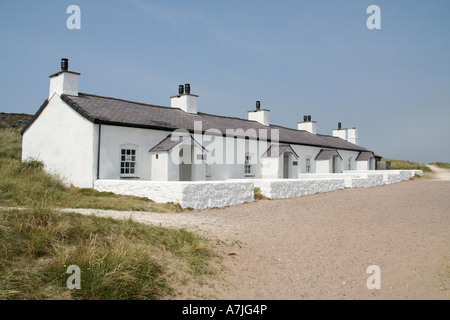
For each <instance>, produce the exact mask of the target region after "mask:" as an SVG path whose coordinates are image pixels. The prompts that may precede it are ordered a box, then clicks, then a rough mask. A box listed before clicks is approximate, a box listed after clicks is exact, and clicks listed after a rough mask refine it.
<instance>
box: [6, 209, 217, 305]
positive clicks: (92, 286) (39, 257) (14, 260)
mask: <svg viewBox="0 0 450 320" xmlns="http://www.w3.org/2000/svg"><path fill="white" fill-rule="evenodd" d="M0 230H1V234H2V236H1V237H0V299H27V300H28V299H90V300H93V299H113V300H119V299H160V298H162V297H165V296H166V295H172V294H175V293H176V291H175V290H174V288H176V287H177V285H178V284H179V282H180V281H183V279H186V278H189V277H194V276H197V275H204V274H208V273H210V271H209V268H208V260H209V259H210V258H211V256H212V254H211V251H210V249H209V248H208V244H207V243H206V241H205V240H204V239H203V238H201V237H199V236H196V235H195V234H193V233H191V232H187V231H185V230H183V229H181V230H176V229H168V228H162V227H155V226H146V225H142V224H139V223H135V222H133V221H131V220H121V221H119V220H113V219H105V218H98V217H94V216H82V215H79V214H73V213H60V212H54V211H51V210H48V209H29V210H2V211H0ZM70 265H76V266H78V267H79V268H80V269H81V277H80V278H81V289H80V290H69V289H68V288H67V284H66V282H67V279H68V277H69V274H67V273H66V272H67V268H68V267H69V266H70Z"/></svg>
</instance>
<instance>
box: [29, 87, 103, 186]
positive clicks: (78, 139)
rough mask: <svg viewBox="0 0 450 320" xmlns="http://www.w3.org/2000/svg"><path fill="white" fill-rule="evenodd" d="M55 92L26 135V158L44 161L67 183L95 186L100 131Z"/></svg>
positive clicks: (46, 167) (48, 167)
mask: <svg viewBox="0 0 450 320" xmlns="http://www.w3.org/2000/svg"><path fill="white" fill-rule="evenodd" d="M94 127H95V126H94V124H93V123H91V122H89V121H87V120H86V119H85V118H83V117H82V116H81V115H79V114H78V113H77V112H76V111H74V110H73V109H72V108H70V107H69V106H68V105H66V104H65V103H64V102H63V101H62V100H61V99H60V97H59V95H58V94H54V95H53V96H52V98H51V99H50V101H49V102H48V104H47V106H46V107H45V109H44V110H43V111H42V112H41V114H40V115H39V117H38V119H37V120H36V121H35V122H34V123H33V125H32V126H30V127H29V128H28V129H27V130H26V131H25V132H24V134H23V137H22V160H23V161H25V160H32V159H34V160H39V161H42V162H44V165H45V169H46V170H47V171H48V172H51V173H54V174H57V175H59V176H60V177H61V178H62V179H63V180H64V181H65V183H66V184H67V185H71V184H73V185H74V186H77V187H81V188H92V186H93V181H94V180H95V179H96V152H95V143H94V140H95V139H96V130H95V128H94Z"/></svg>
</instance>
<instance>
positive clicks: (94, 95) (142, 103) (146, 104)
mask: <svg viewBox="0 0 450 320" xmlns="http://www.w3.org/2000/svg"><path fill="white" fill-rule="evenodd" d="M78 95H83V96H91V97H96V98H103V99H110V100H116V101H122V102H128V103H134V104H140V105H144V106H148V107H157V108H164V109H174V110H175V109H178V110H181V109H180V108H173V107H168V106H160V105H157V104H150V103H144V102H138V101H131V100H126V99H120V98H114V97H107V96H99V95H97V94H91V93H84V92H79V93H78Z"/></svg>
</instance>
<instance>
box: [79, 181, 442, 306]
mask: <svg viewBox="0 0 450 320" xmlns="http://www.w3.org/2000/svg"><path fill="white" fill-rule="evenodd" d="M449 194H450V182H447V181H436V180H414V181H406V182H402V183H398V184H393V185H386V186H382V187H376V188H367V189H363V188H361V189H346V190H341V191H336V192H331V193H327V194H321V195H312V196H306V197H300V198H295V199H288V200H273V201H269V200H264V201H257V202H255V203H250V204H244V205H240V206H234V207H229V208H224V209H214V210H207V211H201V212H187V213H182V214H155V213H120V214H121V215H122V217H123V218H127V217H130V216H131V217H132V218H133V219H136V220H137V221H141V222H143V223H152V224H161V225H165V226H184V227H186V228H188V229H191V230H197V231H199V232H201V233H203V234H204V235H205V236H207V237H208V238H210V239H213V241H211V243H212V245H213V247H214V248H215V250H216V251H217V252H218V253H219V254H220V255H221V256H222V257H223V259H222V263H221V265H222V266H224V270H222V271H220V272H219V273H218V275H217V277H210V278H208V280H207V282H206V283H205V284H204V285H202V286H199V285H195V284H193V283H192V284H191V285H190V286H189V287H184V288H180V290H181V291H182V292H180V295H179V296H178V298H188V299H203V298H212V299H449V298H450V291H449V290H442V289H441V288H442V287H443V284H445V285H446V286H447V288H450V279H449V277H448V272H449V271H448V270H447V271H446V272H447V276H446V277H445V276H443V275H442V274H443V273H444V272H445V270H444V268H445V266H446V261H448V260H449V258H450V197H449ZM72 211H73V210H72ZM84 213H88V214H89V213H91V212H84ZM101 214H103V215H109V214H110V213H109V212H103V213H101ZM217 239H220V240H222V241H217ZM230 252H234V253H236V255H229V254H228V253H230ZM370 265H378V266H379V267H380V270H381V289H380V290H376V289H374V290H369V289H368V288H367V286H366V283H367V278H368V277H369V276H370V275H369V274H367V273H366V270H367V267H368V266H370Z"/></svg>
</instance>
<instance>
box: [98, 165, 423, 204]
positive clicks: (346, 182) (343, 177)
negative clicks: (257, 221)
mask: <svg viewBox="0 0 450 320" xmlns="http://www.w3.org/2000/svg"><path fill="white" fill-rule="evenodd" d="M416 174H417V175H422V174H423V172H422V171H421V170H383V171H382V170H376V171H374V170H372V171H344V172H343V173H329V174H326V173H324V174H299V175H298V179H230V180H225V181H139V180H97V181H95V182H94V189H95V190H97V191H107V192H114V193H117V194H123V195H133V196H138V197H146V198H149V199H151V200H153V201H155V202H158V203H166V202H174V203H178V204H180V205H181V207H182V208H193V209H206V208H220V207H226V206H232V205H237V204H241V203H245V202H253V201H254V187H257V188H259V189H260V192H261V194H263V195H264V196H266V197H268V198H270V199H286V198H295V197H301V196H306V195H310V194H316V193H325V192H330V191H335V190H341V189H344V188H368V187H376V186H380V185H384V184H391V183H397V182H400V181H403V180H409V179H411V178H412V177H414V175H416Z"/></svg>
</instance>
